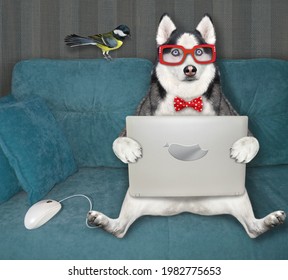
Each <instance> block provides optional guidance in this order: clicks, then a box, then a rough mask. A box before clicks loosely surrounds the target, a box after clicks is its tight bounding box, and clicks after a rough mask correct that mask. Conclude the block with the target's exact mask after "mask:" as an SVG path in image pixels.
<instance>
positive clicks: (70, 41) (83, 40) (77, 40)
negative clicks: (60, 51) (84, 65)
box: [65, 34, 96, 47]
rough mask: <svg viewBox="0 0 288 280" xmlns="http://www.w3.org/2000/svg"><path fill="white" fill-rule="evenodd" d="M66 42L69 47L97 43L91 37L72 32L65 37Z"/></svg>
mask: <svg viewBox="0 0 288 280" xmlns="http://www.w3.org/2000/svg"><path fill="white" fill-rule="evenodd" d="M65 43H66V45H67V46H69V47H78V46H85V45H96V43H95V41H94V40H93V39H91V38H87V37H82V36H78V35H76V34H71V35H68V36H66V37H65Z"/></svg>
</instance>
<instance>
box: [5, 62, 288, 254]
mask: <svg viewBox="0 0 288 280" xmlns="http://www.w3.org/2000/svg"><path fill="white" fill-rule="evenodd" d="M218 65H219V68H220V72H221V80H222V87H223V91H224V93H225V94H226V96H227V98H228V99H229V100H230V101H231V102H232V104H233V105H234V107H235V108H236V109H237V111H238V112H239V113H240V114H243V115H248V116H249V126H250V130H251V131H252V132H253V134H254V135H255V136H256V137H257V138H258V140H259V142H260V146H261V149H260V152H259V154H258V155H257V157H256V158H255V159H254V160H253V161H252V163H250V164H249V165H248V166H247V178H246V186H247V191H248V193H249V195H250V198H251V201H252V204H253V208H254V211H255V215H256V217H259V218H260V217H264V216H265V215H267V214H268V213H270V212H272V211H275V210H278V209H282V210H284V211H286V212H288V145H287V139H288V129H287V123H288V110H287V107H288V62H287V61H281V60H273V59H255V60H222V61H219V62H218ZM152 67H153V65H152V63H151V62H150V61H148V60H145V59H137V58H130V59H114V60H113V61H112V62H107V61H105V60H102V59H99V60H48V59H36V60H27V61H21V62H19V63H17V64H16V66H15V68H14V71H13V79H12V90H11V94H9V95H7V96H5V97H4V98H1V99H0V122H1V128H0V195H1V200H0V203H1V204H0V237H1V242H0V259H288V226H287V222H286V223H284V225H281V226H279V227H277V228H275V229H272V230H271V231H269V232H267V233H265V234H263V235H262V236H260V237H259V238H257V239H250V238H249V237H248V235H247V234H246V232H245V231H244V229H243V228H242V226H241V225H240V223H238V221H236V220H235V219H234V218H233V217H230V216H225V215H223V216H213V217H204V216H197V215H192V214H187V213H183V214H180V215H177V216H173V217H150V216H146V217H142V218H141V219H139V220H138V221H136V222H135V223H134V224H133V226H132V227H131V228H130V229H129V232H128V233H127V235H126V236H125V238H123V239H117V238H116V237H114V236H112V235H110V234H108V233H106V232H104V231H102V230H101V229H89V228H87V227H86V225H85V218H86V214H87V212H88V210H89V204H88V202H87V201H86V200H85V199H84V198H81V197H77V198H72V199H69V200H66V201H63V202H62V205H63V207H62V210H61V211H60V212H59V213H58V214H57V215H56V216H55V217H54V218H53V219H52V220H50V221H49V222H48V223H47V224H45V225H44V226H42V227H40V228H38V229H35V230H27V229H26V228H25V227H24V224H23V220H24V216H25V213H26V211H27V210H28V209H29V207H30V206H31V204H32V203H34V202H36V201H38V200H39V199H43V198H50V199H55V200H58V201H59V200H61V199H63V198H65V197H68V196H70V195H74V194H85V195H87V196H89V197H90V198H91V199H92V201H93V209H94V210H99V211H101V212H103V213H105V214H107V215H109V216H112V217H117V215H118V214H119V211H120V208H121V204H122V200H123V198H124V195H125V193H126V190H127V187H128V176H127V166H125V165H124V164H122V163H121V162H120V161H119V160H118V159H117V158H116V157H115V155H114V154H113V152H112V149H111V145H112V142H113V141H114V139H115V138H116V137H117V136H118V134H119V133H120V132H121V130H122V129H123V128H124V125H125V117H126V116H127V115H133V114H134V112H135V109H136V107H137V105H138V103H139V102H140V100H141V99H142V97H143V96H144V95H145V94H146V92H147V89H148V87H149V83H150V73H151V70H152Z"/></svg>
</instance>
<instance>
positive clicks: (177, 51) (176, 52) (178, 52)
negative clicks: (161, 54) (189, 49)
mask: <svg viewBox="0 0 288 280" xmlns="http://www.w3.org/2000/svg"><path fill="white" fill-rule="evenodd" d="M171 54H172V55H173V56H179V55H180V51H179V50H178V49H173V50H172V51H171Z"/></svg>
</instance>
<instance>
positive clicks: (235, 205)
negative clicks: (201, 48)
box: [88, 15, 286, 238]
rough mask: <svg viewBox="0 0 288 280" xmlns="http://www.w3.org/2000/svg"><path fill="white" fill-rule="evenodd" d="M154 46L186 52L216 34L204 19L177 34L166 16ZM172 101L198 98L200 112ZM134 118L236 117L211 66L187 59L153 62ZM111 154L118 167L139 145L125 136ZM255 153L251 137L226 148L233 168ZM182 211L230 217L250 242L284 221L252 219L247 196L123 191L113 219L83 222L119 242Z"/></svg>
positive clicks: (137, 154)
mask: <svg viewBox="0 0 288 280" xmlns="http://www.w3.org/2000/svg"><path fill="white" fill-rule="evenodd" d="M156 41H157V44H158V46H160V45H162V44H177V45H182V46H184V47H185V48H187V49H191V48H192V47H193V46H195V45H198V44H202V43H207V44H215V42H216V34H215V30H214V26H213V23H212V21H211V19H210V17H209V16H208V15H205V16H204V17H203V19H202V20H201V21H200V23H199V24H198V26H197V28H196V30H195V31H194V32H192V33H190V32H185V33H180V32H178V31H177V29H176V26H175V24H174V23H173V21H172V20H171V19H170V17H169V16H168V15H164V16H163V17H162V18H161V20H160V23H159V27H158V32H157V37H156ZM185 67H186V68H185ZM175 96H178V97H181V98H183V99H184V100H191V99H193V98H196V97H199V96H202V98H203V103H204V106H203V111H202V112H201V113H200V112H197V111H195V110H193V109H190V108H188V109H184V110H182V111H180V112H175V110H174V107H173V102H174V97H175ZM137 115H153V116H154V115H155V116H156V115H192V116H193V115H195V116H197V115H212V116H213V115H237V113H236V111H235V110H234V109H233V107H232V106H231V104H230V103H229V102H228V100H227V99H226V98H225V96H224V95H223V94H222V92H221V88H220V85H219V73H218V70H217V67H216V65H215V64H206V65H200V64H196V63H195V62H194V60H193V58H192V57H191V56H190V55H188V56H187V58H186V60H185V61H184V63H183V64H182V65H179V66H166V65H163V64H160V63H159V62H158V63H156V65H155V68H154V70H153V73H152V79H151V86H150V89H149V92H148V94H147V96H146V97H145V98H144V99H143V100H142V102H141V103H140V105H139V107H138V110H137ZM113 150H114V153H115V155H116V156H117V157H118V158H119V159H120V160H122V161H123V162H124V163H135V162H137V160H138V159H140V158H141V156H142V150H141V145H140V144H139V143H138V142H136V141H135V140H133V139H130V138H128V137H126V132H125V131H124V132H123V133H122V135H121V136H120V137H119V138H117V139H116V140H115V141H114V143H113ZM258 150H259V143H258V141H257V139H256V138H254V137H252V136H247V137H243V138H241V139H239V140H238V141H236V142H235V143H234V144H233V145H232V147H231V157H232V158H234V159H235V160H236V161H237V162H239V163H241V162H243V163H247V162H249V161H251V160H252V159H253V158H254V157H255V155H256V154H257V152H258ZM136 164H137V163H136ZM182 212H191V213H195V214H200V215H219V214H230V215H233V216H234V217H235V218H236V219H237V220H238V221H239V222H240V223H241V224H242V225H243V227H244V229H245V230H246V232H247V234H248V235H249V236H250V237H251V238H255V237H257V236H259V235H260V234H262V233H264V232H266V231H267V230H269V229H270V228H272V227H274V226H277V225H279V224H281V223H283V222H284V220H285V218H286V214H285V213H284V211H276V212H273V213H271V214H269V215H267V216H266V217H264V218H262V219H256V218H255V217H254V213H253V209H252V206H251V203H250V199H249V197H248V194H247V192H245V193H244V194H243V195H241V196H233V197H184V198H183V197H182V198H173V197H171V198H158V197H157V198H134V197H132V196H130V195H129V191H127V194H126V197H125V199H124V201H123V204H122V209H121V212H120V215H119V217H118V218H117V219H111V218H109V217H107V216H106V215H104V214H102V213H100V212H97V211H91V212H89V214H88V221H89V222H90V223H91V224H94V225H98V226H100V227H102V228H103V229H104V230H106V231H107V232H110V233H112V234H114V235H115V236H116V237H118V238H122V237H124V235H125V234H126V232H127V230H128V228H129V227H130V225H131V224H132V223H133V222H134V221H135V220H136V219H138V218H139V217H141V216H143V215H155V216H160V215H161V216H170V215H176V214H179V213H182Z"/></svg>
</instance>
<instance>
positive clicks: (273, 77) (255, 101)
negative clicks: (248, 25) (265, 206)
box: [219, 59, 288, 166]
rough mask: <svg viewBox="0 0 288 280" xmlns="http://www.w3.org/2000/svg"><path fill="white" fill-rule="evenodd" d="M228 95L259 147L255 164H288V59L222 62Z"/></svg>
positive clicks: (223, 83) (225, 91)
mask: <svg viewBox="0 0 288 280" xmlns="http://www.w3.org/2000/svg"><path fill="white" fill-rule="evenodd" d="M219 66H220V71H221V81H222V87H223V91H224V93H225V95H226V96H227V98H228V99H229V100H230V101H231V103H232V104H233V106H234V107H235V109H236V110H237V111H238V112H239V114H241V115H248V116H249V128H250V130H251V131H252V133H253V134H254V135H255V137H256V138H257V139H258V140H259V143H260V150H259V153H258V155H257V156H256V158H255V159H254V160H253V161H252V162H251V163H250V165H252V166H265V165H277V164H287V163H288V145H287V139H288V128H287V123H288V110H287V106H288V79H287V77H288V62H287V61H283V60H274V59H252V60H223V61H220V62H219Z"/></svg>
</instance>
